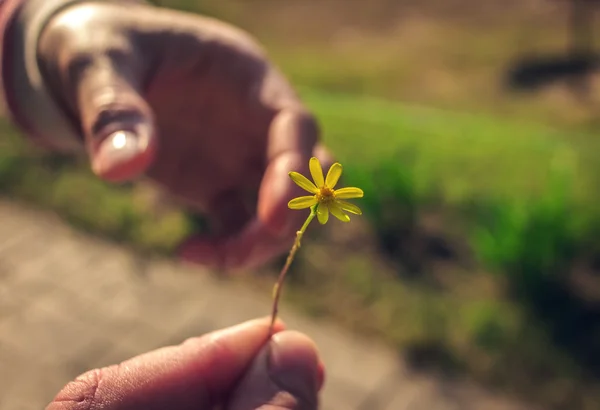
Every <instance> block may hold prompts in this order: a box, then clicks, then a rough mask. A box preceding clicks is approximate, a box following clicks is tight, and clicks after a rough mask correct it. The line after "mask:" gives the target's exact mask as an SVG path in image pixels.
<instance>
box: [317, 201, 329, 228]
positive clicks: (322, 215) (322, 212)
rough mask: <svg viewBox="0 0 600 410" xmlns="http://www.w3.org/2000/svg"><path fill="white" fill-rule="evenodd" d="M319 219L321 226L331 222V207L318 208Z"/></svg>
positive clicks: (323, 205)
mask: <svg viewBox="0 0 600 410" xmlns="http://www.w3.org/2000/svg"><path fill="white" fill-rule="evenodd" d="M317 219H318V220H319V222H320V223H321V225H325V224H326V223H327V221H328V220H329V207H328V206H327V205H325V204H319V206H318V207H317Z"/></svg>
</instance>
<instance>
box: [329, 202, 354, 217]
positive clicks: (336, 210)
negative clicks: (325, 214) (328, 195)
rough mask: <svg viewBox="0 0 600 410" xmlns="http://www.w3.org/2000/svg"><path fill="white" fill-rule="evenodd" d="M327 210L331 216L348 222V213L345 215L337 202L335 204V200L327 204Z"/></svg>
mask: <svg viewBox="0 0 600 410" xmlns="http://www.w3.org/2000/svg"><path fill="white" fill-rule="evenodd" d="M329 211H330V212H331V214H332V215H333V216H335V217H336V218H337V219H339V220H340V221H342V222H350V217H349V216H348V215H346V214H345V213H344V212H343V211H342V209H341V208H340V207H339V205H338V204H336V203H335V202H333V203H331V204H330V205H329Z"/></svg>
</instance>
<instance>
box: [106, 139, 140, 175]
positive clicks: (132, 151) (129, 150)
mask: <svg viewBox="0 0 600 410" xmlns="http://www.w3.org/2000/svg"><path fill="white" fill-rule="evenodd" d="M139 152H140V146H139V143H138V138H137V136H136V135H135V134H134V133H133V132H131V131H117V132H113V133H112V134H110V135H109V136H108V137H107V138H106V139H105V140H104V141H102V144H101V145H100V149H99V150H98V157H99V158H100V161H101V162H102V164H101V166H102V168H104V169H106V168H112V167H114V166H115V165H117V164H122V163H124V162H127V161H130V160H131V159H132V158H134V157H135V156H136V155H137V154H138V153H139Z"/></svg>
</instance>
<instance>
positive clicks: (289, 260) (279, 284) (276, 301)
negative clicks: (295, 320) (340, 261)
mask: <svg viewBox="0 0 600 410" xmlns="http://www.w3.org/2000/svg"><path fill="white" fill-rule="evenodd" d="M317 207H318V205H315V206H313V207H312V208H310V215H308V218H306V221H304V225H302V228H300V230H299V231H297V232H296V239H295V240H294V245H293V246H292V249H291V250H290V253H289V255H288V257H287V259H286V261H285V265H283V268H282V269H281V271H280V272H279V277H278V278H277V282H276V283H275V286H274V287H273V309H272V311H271V326H270V327H269V337H271V336H272V335H273V326H274V325H275V320H276V319H277V312H278V308H279V297H280V296H281V289H282V287H283V281H284V280H285V275H286V274H287V272H288V270H289V269H290V265H291V264H292V261H293V260H294V257H295V256H296V252H298V249H300V241H301V240H302V235H304V232H306V228H308V225H309V224H310V223H311V222H312V220H313V219H314V218H315V216H316V215H317Z"/></svg>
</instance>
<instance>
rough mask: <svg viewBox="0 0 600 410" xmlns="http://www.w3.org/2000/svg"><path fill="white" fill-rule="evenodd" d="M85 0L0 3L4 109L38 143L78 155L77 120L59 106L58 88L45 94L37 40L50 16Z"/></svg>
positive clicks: (11, 0)
mask: <svg viewBox="0 0 600 410" xmlns="http://www.w3.org/2000/svg"><path fill="white" fill-rule="evenodd" d="M85 1H89V0H0V91H1V94H0V97H1V100H2V103H3V107H4V111H5V113H6V114H7V115H8V117H9V118H10V119H11V120H12V122H13V123H14V124H15V125H16V126H17V127H18V128H19V129H20V130H21V131H22V132H23V133H24V134H25V135H27V136H28V137H29V138H31V139H32V140H34V141H35V142H36V144H37V145H40V146H43V147H46V148H49V149H51V150H55V151H61V152H69V153H75V152H80V151H82V149H83V144H82V141H83V139H82V137H81V131H80V129H79V128H80V127H79V124H78V121H76V120H74V119H72V118H71V117H70V116H69V115H68V114H67V111H66V110H65V109H63V108H62V106H61V101H60V99H59V98H58V96H57V95H56V91H57V90H50V89H49V87H48V86H47V84H46V83H45V81H44V78H43V76H42V73H41V71H40V67H39V64H38V53H37V45H38V39H39V37H40V35H41V32H42V30H43V28H44V27H45V26H46V24H47V22H48V21H49V20H50V19H51V18H52V17H53V16H54V15H56V14H57V13H58V12H60V11H61V10H63V9H64V8H66V7H68V6H70V5H72V4H75V3H82V2H85ZM104 1H116V2H119V3H123V2H126V1H127V0H104ZM129 1H136V2H139V1H138V0H129ZM53 91H54V92H53Z"/></svg>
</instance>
